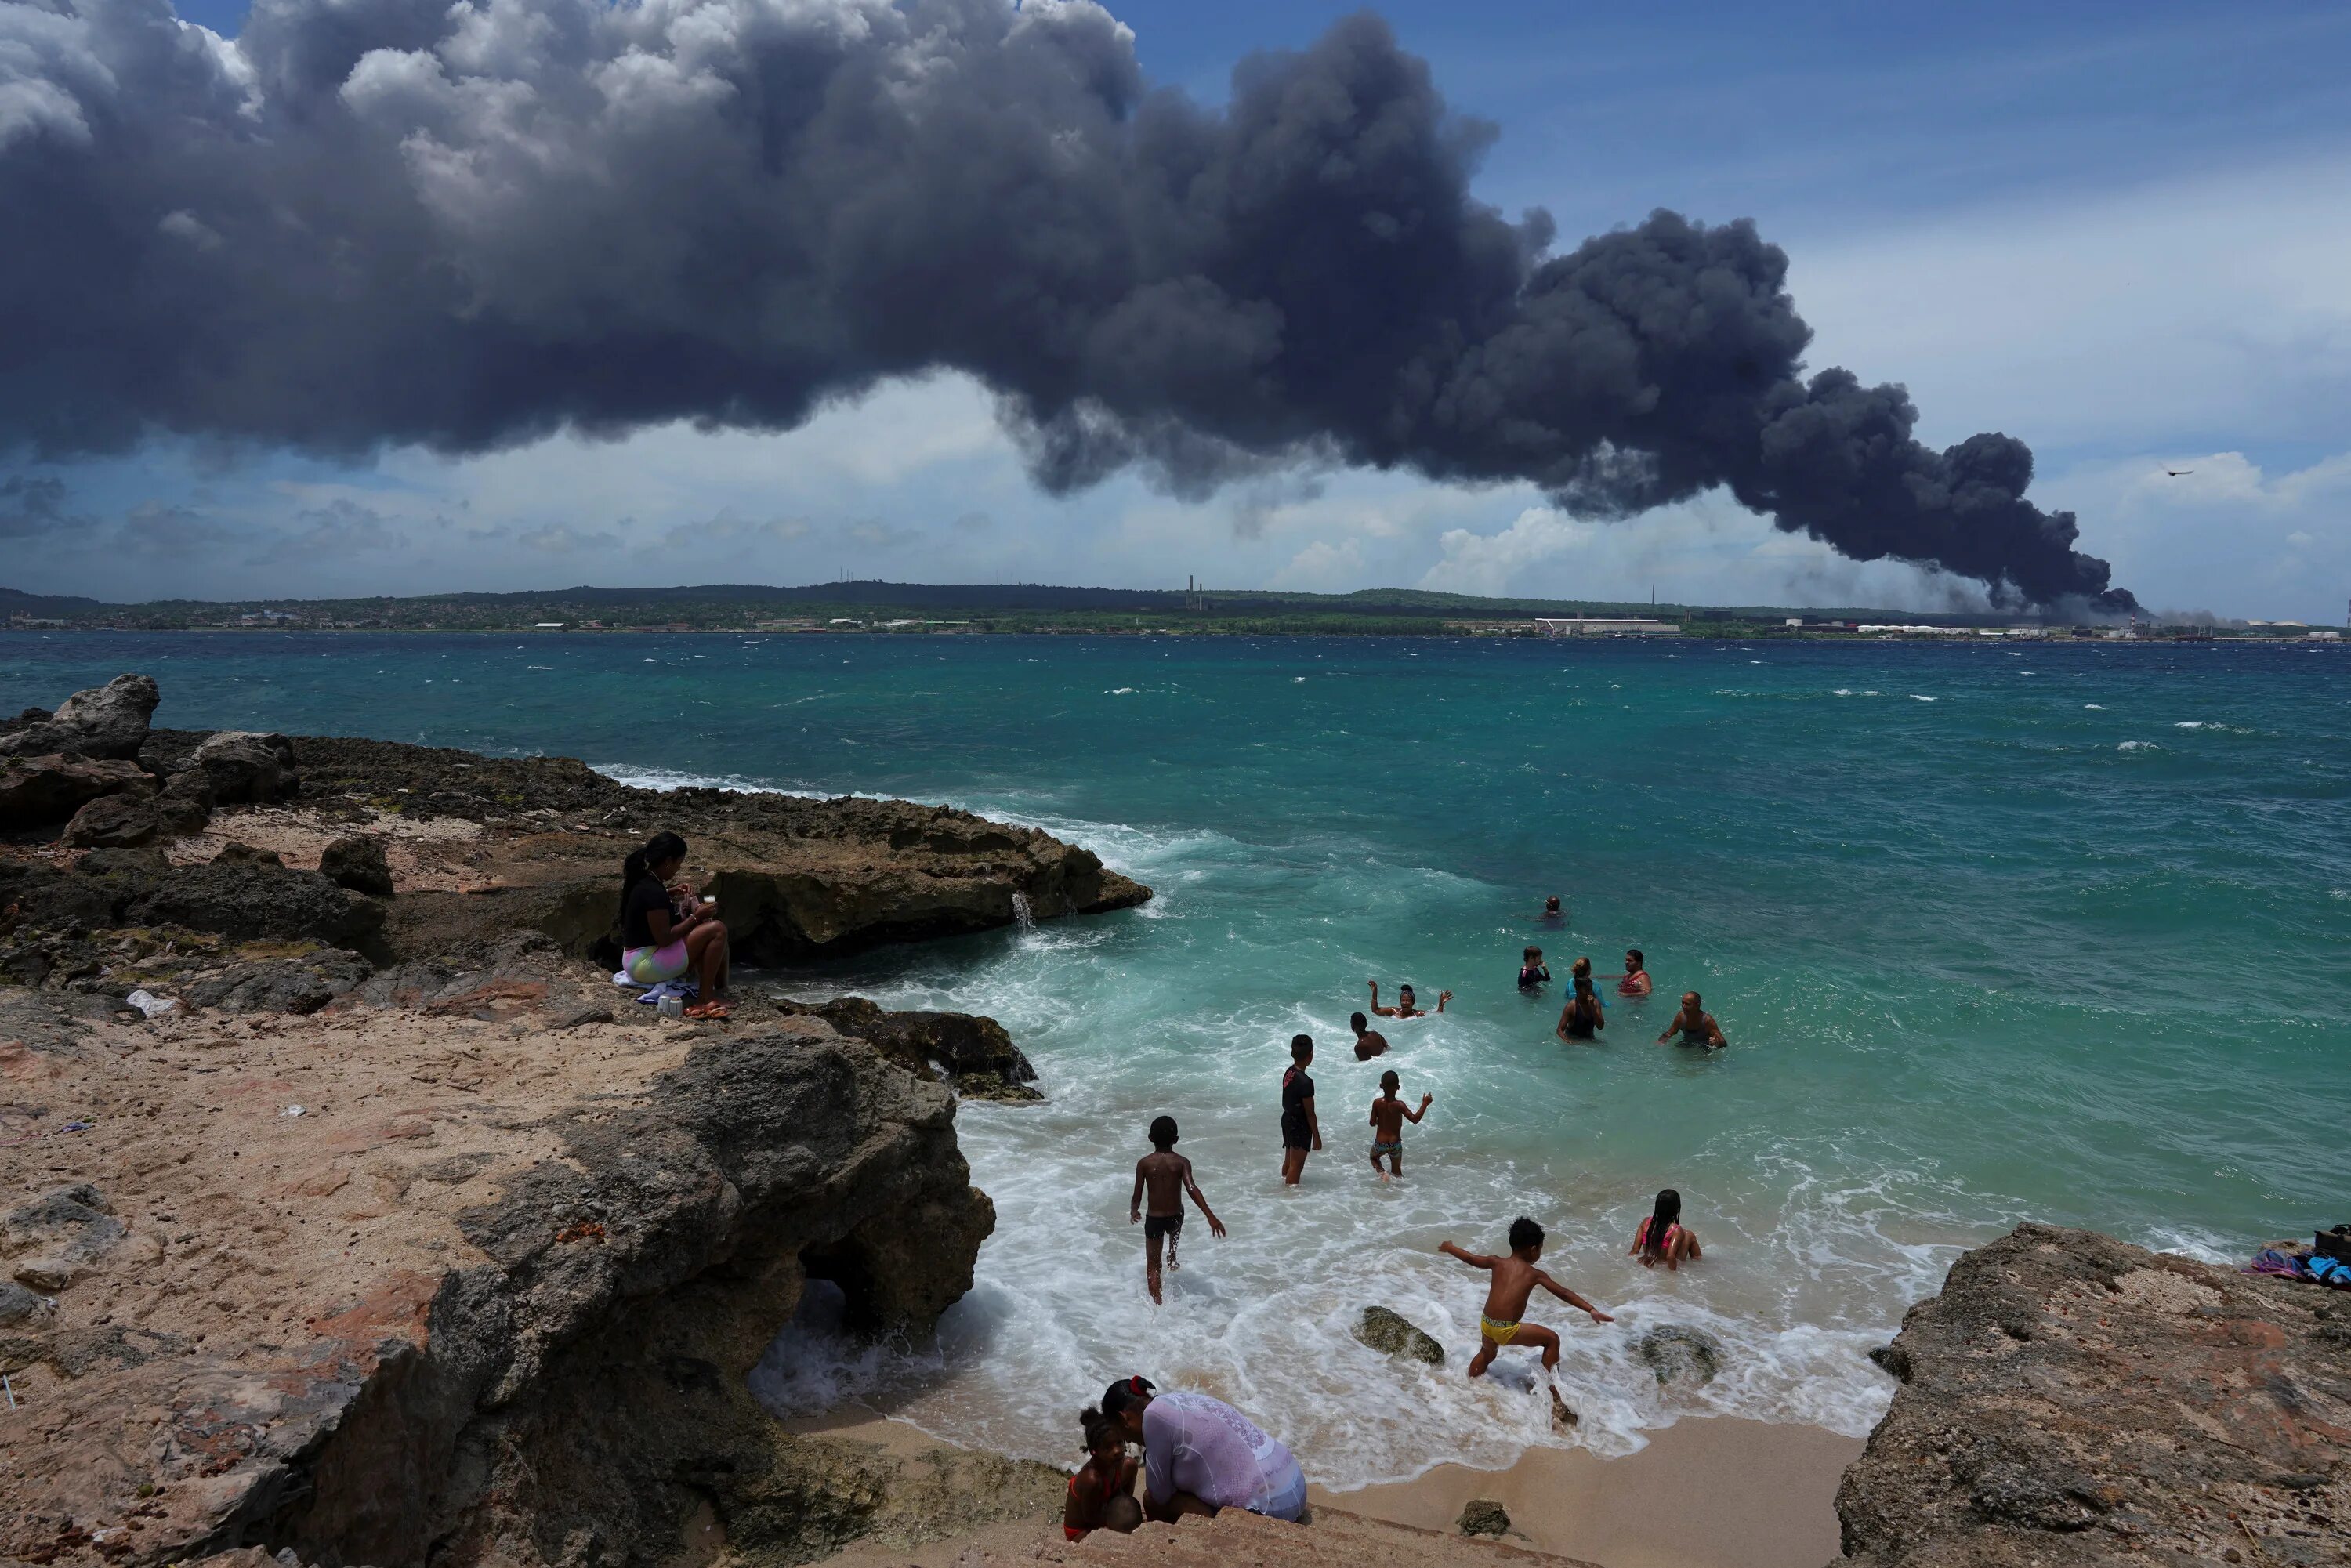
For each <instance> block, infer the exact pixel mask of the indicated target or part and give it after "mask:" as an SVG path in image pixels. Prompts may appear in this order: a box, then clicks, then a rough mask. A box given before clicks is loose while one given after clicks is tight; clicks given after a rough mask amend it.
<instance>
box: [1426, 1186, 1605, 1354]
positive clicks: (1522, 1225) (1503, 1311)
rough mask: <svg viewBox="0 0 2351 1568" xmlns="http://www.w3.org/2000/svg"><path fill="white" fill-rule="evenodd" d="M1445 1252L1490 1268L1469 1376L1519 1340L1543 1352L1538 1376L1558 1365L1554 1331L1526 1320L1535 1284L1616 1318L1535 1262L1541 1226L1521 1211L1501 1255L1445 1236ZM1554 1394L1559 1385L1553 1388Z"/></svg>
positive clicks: (1599, 1316) (1596, 1318)
mask: <svg viewBox="0 0 2351 1568" xmlns="http://www.w3.org/2000/svg"><path fill="white" fill-rule="evenodd" d="M1542 1249H1543V1230H1542V1227H1541V1226H1540V1225H1537V1224H1536V1223H1535V1222H1534V1221H1533V1220H1531V1219H1529V1218H1527V1217H1526V1216H1524V1215H1520V1217H1519V1218H1516V1219H1513V1220H1512V1221H1510V1253H1509V1254H1508V1255H1507V1256H1505V1257H1500V1258H1490V1257H1488V1256H1487V1255H1486V1254H1484V1253H1482V1252H1468V1251H1464V1250H1463V1249H1460V1248H1458V1247H1456V1246H1455V1245H1453V1243H1452V1242H1450V1241H1447V1242H1443V1243H1441V1244H1439V1246H1438V1247H1437V1250H1438V1251H1439V1252H1443V1253H1445V1254H1447V1256H1448V1257H1453V1258H1458V1259H1460V1260H1461V1261H1463V1262H1464V1263H1467V1264H1468V1265H1469V1267H1471V1268H1472V1269H1484V1270H1489V1271H1490V1272H1491V1273H1492V1274H1493V1276H1494V1279H1493V1282H1492V1283H1491V1284H1489V1286H1487V1287H1486V1310H1485V1312H1483V1313H1481V1314H1480V1315H1479V1319H1478V1354H1477V1357H1476V1359H1474V1360H1472V1361H1471V1362H1470V1363H1469V1375H1470V1376H1472V1377H1483V1376H1485V1375H1486V1369H1487V1368H1488V1367H1489V1366H1491V1365H1493V1364H1494V1356H1495V1354H1496V1353H1497V1352H1499V1350H1500V1349H1501V1348H1502V1347H1503V1346H1504V1345H1511V1344H1516V1345H1524V1346H1526V1347H1527V1348H1528V1349H1530V1350H1540V1351H1541V1352H1542V1365H1543V1375H1544V1376H1545V1377H1546V1378H1548V1377H1549V1376H1550V1375H1552V1373H1553V1372H1554V1371H1556V1370H1557V1369H1558V1367H1559V1335H1558V1334H1556V1333H1552V1331H1551V1330H1549V1329H1547V1328H1544V1327H1543V1326H1541V1324H1540V1323H1531V1322H1526V1321H1525V1320H1526V1314H1527V1299H1528V1298H1529V1297H1530V1296H1531V1295H1533V1294H1534V1292H1535V1287H1536V1286H1538V1285H1540V1286H1541V1287H1542V1288H1543V1289H1544V1290H1546V1291H1550V1292H1551V1293H1552V1295H1554V1296H1557V1297H1558V1298H1559V1299H1560V1300H1561V1301H1565V1302H1566V1303H1567V1304H1568V1305H1569V1306H1571V1307H1574V1308H1576V1309H1577V1310H1579V1311H1581V1312H1583V1313H1585V1314H1586V1315H1587V1316H1589V1317H1590V1318H1591V1319H1592V1321H1593V1322H1595V1323H1611V1322H1615V1321H1616V1320H1615V1319H1614V1318H1612V1317H1610V1316H1609V1315H1608V1314H1607V1313H1606V1312H1602V1311H1601V1310H1600V1309H1599V1308H1598V1307H1595V1306H1593V1304H1592V1303H1591V1302H1590V1301H1585V1300H1584V1299H1583V1297H1582V1296H1579V1295H1577V1294H1576V1293H1575V1292H1574V1291H1571V1290H1569V1289H1568V1288H1567V1287H1566V1286H1565V1285H1562V1284H1561V1283H1560V1282H1559V1281H1556V1280H1554V1279H1552V1277H1551V1276H1550V1275H1549V1274H1546V1273H1544V1272H1543V1271H1542V1270H1541V1269H1538V1268H1536V1267H1535V1264H1536V1262H1537V1260H1540V1259H1541V1257H1542ZM1552 1394H1553V1396H1554V1397H1556V1396H1557V1394H1558V1390H1557V1389H1556V1388H1554V1389H1553V1390H1552Z"/></svg>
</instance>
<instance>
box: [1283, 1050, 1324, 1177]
mask: <svg viewBox="0 0 2351 1568" xmlns="http://www.w3.org/2000/svg"><path fill="white" fill-rule="evenodd" d="M1313 1061H1314V1037H1313V1036H1312V1035H1311V1034H1301V1035H1292V1036H1291V1037H1290V1066H1289V1069H1288V1070H1287V1071H1284V1072H1283V1073H1282V1075H1281V1185H1282V1186H1297V1185H1298V1178H1299V1177H1301V1176H1304V1175H1305V1174H1306V1155H1307V1154H1308V1152H1309V1151H1310V1150H1314V1149H1319V1148H1321V1147H1322V1122H1321V1120H1320V1119H1318V1118H1317V1117H1316V1116H1315V1114H1314V1080H1312V1079H1311V1078H1309V1077H1307V1076H1306V1069H1307V1068H1308V1067H1309V1066H1311V1064H1312V1063H1313Z"/></svg>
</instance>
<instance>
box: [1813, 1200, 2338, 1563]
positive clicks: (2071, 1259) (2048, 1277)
mask: <svg viewBox="0 0 2351 1568" xmlns="http://www.w3.org/2000/svg"><path fill="white" fill-rule="evenodd" d="M1876 1359H1877V1360H1878V1363H1879V1364H1880V1365H1882V1366H1884V1367H1886V1370H1887V1371H1889V1372H1891V1373H1892V1374H1893V1375H1895V1376H1896V1377H1898V1378H1900V1379H1901V1382H1902V1386H1901V1388H1900V1389H1899V1391H1897V1392H1896V1395H1895V1396H1894V1404H1893V1406H1892V1407H1891V1408H1890V1409H1889V1410H1887V1412H1886V1418H1885V1419H1884V1420H1883V1421H1881V1422H1879V1423H1878V1426H1877V1429H1876V1431H1875V1432H1874V1433H1872V1434H1871V1435H1870V1439H1869V1446H1868V1448H1867V1449H1866V1450H1865V1452H1864V1453H1863V1455H1862V1457H1861V1458H1859V1459H1858V1460H1856V1461H1855V1463H1854V1465H1853V1466H1852V1467H1851V1468H1850V1469H1847V1470H1846V1472H1845V1476H1844V1485H1843V1486H1842V1487H1841V1488H1840V1489H1839V1490H1838V1493H1837V1513H1838V1516H1839V1517H1840V1518H1841V1519H1842V1520H1843V1521H1844V1549H1845V1552H1846V1553H1847V1555H1846V1557H1845V1559H1844V1560H1842V1561H1843V1563H1844V1564H1845V1568H1955V1565H1958V1564H1962V1563H1964V1564H1968V1565H1969V1568H2011V1565H2013V1568H2024V1565H2025V1564H2036V1565H2043V1568H2072V1565H2075V1564H2090V1563H2169V1564H2175V1565H2178V1568H2189V1565H2190V1564H2197V1565H2202V1564H2211V1565H2214V1568H2220V1565H2221V1564H2233V1563H2246V1564H2263V1563H2293V1564H2316V1563H2343V1562H2345V1561H2346V1558H2351V1548H2346V1542H2351V1294H2346V1293H2342V1292H2335V1291H2327V1290H2325V1289H2323V1288H2321V1287H2318V1286H2314V1285H2308V1284H2298V1283H2292V1282H2286V1281H2276V1280H2271V1279H2265V1278H2261V1277H2258V1276H2252V1275H2245V1274H2240V1273H2237V1272H2235V1271H2234V1270H2226V1269H2215V1268H2211V1267H2209V1266H2207V1265H2205V1264H2201V1263H2196V1262H2191V1261H2189V1260H2187V1259H2183V1258H2177V1257H2171V1256H2168V1255H2164V1254H2160V1253H2153V1252H2148V1251H2146V1250H2144V1249H2140V1248H2137V1247H2132V1246H2129V1245H2126V1243H2123V1242H2119V1241H2116V1240H2114V1239H2111V1238H2109V1237H2105V1236H2100V1235H2097V1234H2096V1233H2095V1232H2092V1231H2086V1230H2064V1229H2058V1228H2053V1227H2050V1226H2043V1225H2026V1226H2022V1227H2020V1228H2018V1229H2016V1230H2015V1231H2014V1232H2012V1233H2011V1234H2010V1235H2008V1236H2006V1237H2003V1238H2001V1239H2000V1240H1998V1241H1995V1242H1992V1243H1991V1244H1990V1245H1988V1246H1984V1247H1979V1248H1977V1249H1975V1250H1974V1251H1972V1252H1970V1253H1968V1254H1967V1255H1966V1256H1964V1257H1962V1258H1961V1259H1960V1260H1959V1262H1957V1263H1956V1264H1954V1265H1952V1268H1951V1272H1950V1277H1949V1280H1948V1281H1945V1284H1944V1287H1943V1291H1942V1294H1940V1295H1939V1296H1937V1297H1935V1298H1934V1299H1932V1300H1930V1301H1923V1302H1921V1303H1919V1304H1918V1305H1917V1306H1916V1307H1913V1308H1912V1309H1911V1310H1910V1312H1909V1315H1908V1316H1907V1318H1906V1319H1905V1320H1904V1322H1903V1325H1902V1333H1901V1334H1900V1335H1899V1336H1898V1337H1897V1338H1896V1340H1895V1341H1894V1343H1892V1344H1891V1345H1890V1346H1888V1347H1886V1349H1885V1350H1884V1351H1883V1352H1882V1353H1881V1354H1879V1355H1878V1356H1877V1357H1876Z"/></svg>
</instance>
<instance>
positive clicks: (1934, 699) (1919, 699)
mask: <svg viewBox="0 0 2351 1568" xmlns="http://www.w3.org/2000/svg"><path fill="white" fill-rule="evenodd" d="M1910 700H1911V701H1912V702H1914V703H1932V702H1940V701H1942V700H1943V699H1942V698H1940V697H1922V696H1920V695H1918V694H1917V692H1912V693H1911V694H1910Z"/></svg>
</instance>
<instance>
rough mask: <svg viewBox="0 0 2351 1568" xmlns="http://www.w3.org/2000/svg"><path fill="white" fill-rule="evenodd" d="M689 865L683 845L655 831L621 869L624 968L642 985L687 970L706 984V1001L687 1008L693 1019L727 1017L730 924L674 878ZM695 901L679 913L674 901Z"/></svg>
mask: <svg viewBox="0 0 2351 1568" xmlns="http://www.w3.org/2000/svg"><path fill="white" fill-rule="evenodd" d="M684 863H685V841H684V839H681V838H679V837H678V836H677V835H676V834H675V833H655V834H654V835H653V837H652V838H651V839H649V840H647V841H645V847H644V848H643V849H641V850H637V851H634V852H632V853H631V854H630V856H629V858H628V859H627V860H626V861H625V862H622V866H621V967H622V970H624V971H625V972H626V973H627V975H628V977H629V978H631V979H632V980H634V981H635V982H636V983H637V984H639V985H641V986H657V985H660V984H661V983H662V982H663V981H664V980H674V979H676V978H677V977H679V976H681V975H683V974H684V973H685V972H686V970H688V969H689V968H690V969H692V970H694V971H695V975H696V977H698V978H699V979H700V980H701V982H702V997H701V999H700V1000H698V1001H696V1002H695V1004H694V1005H693V1006H692V1007H690V1008H688V1009H685V1016H686V1017H688V1018H695V1019H720V1018H725V1017H726V1011H727V1009H726V1002H724V1001H723V1000H721V999H720V998H721V995H722V993H724V992H725V990H726V981H727V970H728V956H729V955H728V952H727V946H726V922H724V921H722V920H720V919H719V918H718V911H717V909H716V906H715V905H714V904H711V903H710V902H709V901H708V900H706V899H695V897H694V890H693V889H692V888H690V887H688V886H686V885H685V884H684V883H682V882H678V881H677V880H676V878H677V873H678V871H679V868H681V867H682V866H684ZM673 895H675V896H676V897H677V898H678V899H679V900H680V903H684V901H686V900H693V902H692V904H691V905H690V907H685V908H684V909H681V908H680V907H679V906H678V905H677V904H673V903H672V902H671V901H672V898H673Z"/></svg>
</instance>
